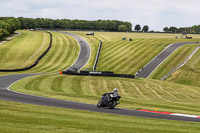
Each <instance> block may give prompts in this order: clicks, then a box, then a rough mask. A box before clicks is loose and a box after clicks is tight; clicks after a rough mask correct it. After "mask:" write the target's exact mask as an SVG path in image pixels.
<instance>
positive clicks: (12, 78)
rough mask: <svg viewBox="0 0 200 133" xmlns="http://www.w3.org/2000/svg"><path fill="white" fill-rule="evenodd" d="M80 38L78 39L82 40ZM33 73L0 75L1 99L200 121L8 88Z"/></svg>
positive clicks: (78, 67)
mask: <svg viewBox="0 0 200 133" xmlns="http://www.w3.org/2000/svg"><path fill="white" fill-rule="evenodd" d="M73 36H76V35H73ZM79 39H80V38H79ZM79 39H78V41H80V40H79ZM84 43H85V42H84ZM84 45H85V44H84ZM86 47H88V46H86ZM81 51H82V50H81ZM89 52H90V51H89V48H87V50H86V51H84V53H85V54H86V55H90V54H89ZM80 55H81V53H80ZM83 56H84V54H83ZM86 57H87V58H86ZM83 59H84V60H85V61H86V60H88V56H84V58H83ZM85 61H84V62H82V61H81V59H80V60H79V59H77V61H76V62H75V64H74V66H71V67H70V68H69V69H68V70H71V68H74V67H76V68H77V69H81V67H83V66H84V65H85V63H86V62H85ZM76 64H77V66H76ZM33 75H40V74H16V75H6V76H0V100H4V101H11V102H18V103H25V104H34V105H41V106H50V107H59V108H68V109H76V110H84V111H92V112H100V113H109V114H116V115H127V116H137V117H146V118H156V119H168V120H179V121H192V122H200V119H198V118H189V117H182V116H172V115H166V114H157V113H150V112H142V111H137V110H128V109H120V108H115V109H104V108H97V107H96V105H92V104H85V103H78V102H72V101H65V100H58V99H52V98H45V97H39V96H33V95H28V94H22V93H18V92H13V91H10V90H8V87H9V86H10V85H12V84H13V83H14V82H16V81H18V80H20V79H23V78H26V77H29V76H33ZM100 97H101V96H99V98H100ZM97 102H98V101H97Z"/></svg>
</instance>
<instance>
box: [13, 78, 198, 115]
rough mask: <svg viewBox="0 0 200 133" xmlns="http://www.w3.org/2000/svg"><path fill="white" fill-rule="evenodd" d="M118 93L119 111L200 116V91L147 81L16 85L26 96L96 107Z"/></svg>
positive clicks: (28, 80) (58, 80)
mask: <svg viewBox="0 0 200 133" xmlns="http://www.w3.org/2000/svg"><path fill="white" fill-rule="evenodd" d="M115 87H117V88H118V89H119V94H120V95H121V96H122V98H121V104H120V105H119V107H121V108H128V109H149V110H155V108H158V111H168V112H172V113H184V114H195V115H200V113H199V112H200V109H199V106H200V104H199V103H198V102H197V101H199V100H200V88H199V87H192V86H187V85H181V84H175V83H170V82H163V81H158V80H147V79H124V78H108V77H89V76H88V77H87V76H85V77H83V76H68V75H58V74H53V75H39V76H33V77H28V78H25V79H22V80H20V81H19V82H17V83H15V84H14V85H13V86H12V87H11V89H12V90H15V91H19V92H23V93H28V94H33V95H39V96H45V97H52V98H57V99H65V100H71V101H77V102H84V103H90V104H96V103H97V102H98V100H100V97H101V95H102V94H103V93H106V92H111V91H112V90H113V88H115Z"/></svg>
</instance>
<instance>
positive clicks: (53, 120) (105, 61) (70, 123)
mask: <svg viewBox="0 0 200 133" xmlns="http://www.w3.org/2000/svg"><path fill="white" fill-rule="evenodd" d="M20 32H27V33H24V34H23V35H24V36H22V35H21V36H19V37H16V38H15V39H13V40H11V41H9V42H7V43H5V44H3V45H0V50H1V49H2V48H3V49H4V50H2V52H3V53H4V51H5V53H6V51H10V50H12V48H14V49H15V46H11V45H14V44H17V45H18V46H16V48H17V49H19V50H20V51H21V53H24V54H21V56H20V57H22V56H23V55H24V57H23V58H18V57H16V58H12V57H13V54H15V53H16V51H15V50H12V52H10V54H4V56H2V57H3V58H5V59H11V58H12V59H11V60H13V61H14V62H15V64H14V65H10V66H11V67H16V66H17V65H18V66H19V65H22V64H20V63H19V62H20V61H21V60H22V59H23V60H24V61H23V62H27V64H26V65H28V63H29V62H30V61H33V60H34V58H33V57H32V58H30V57H31V55H35V57H36V55H38V54H39V53H40V52H39V51H42V48H41V47H40V45H41V44H43V42H46V41H44V40H45V39H44V38H45V36H46V40H48V39H49V36H48V34H47V33H44V34H45V36H44V35H42V32H37V35H35V36H36V38H41V39H37V40H38V41H39V40H40V45H37V47H36V44H35V45H34V46H35V47H34V49H32V54H31V55H30V56H28V54H25V53H26V52H27V53H29V52H30V51H29V52H28V51H24V50H23V47H24V48H26V47H27V48H28V47H29V46H25V44H26V43H25V42H26V41H23V40H26V38H30V37H29V36H30V35H32V34H36V32H28V31H20ZM72 33H76V34H78V35H81V36H82V37H84V38H85V39H86V40H87V41H88V42H89V43H90V45H91V49H92V51H91V58H90V60H89V62H88V64H87V65H86V66H85V67H84V68H83V69H86V68H90V69H89V70H92V67H93V64H94V61H95V58H96V57H95V56H96V51H97V49H98V45H99V40H102V41H103V47H102V53H101V56H100V61H99V64H98V68H97V70H99V71H114V72H115V73H127V74H135V72H137V70H139V69H140V68H141V67H142V66H144V65H145V64H146V63H148V62H149V61H150V60H151V59H152V58H153V57H154V56H156V55H157V54H158V53H160V52H161V51H162V50H163V49H164V48H165V47H166V46H167V45H169V44H171V43H174V42H185V41H197V40H198V39H200V36H199V35H190V36H192V37H193V38H194V39H192V40H187V39H175V38H174V37H175V36H179V35H178V34H157V33H154V34H149V33H148V34H146V33H118V32H116V33H110V32H95V36H86V35H85V34H86V33H87V32H79V31H76V32H72ZM29 34H30V35H29ZM52 34H53V44H52V48H51V50H50V51H49V52H48V54H47V55H45V57H44V58H43V59H42V60H41V61H40V62H39V64H38V65H37V66H36V67H34V68H33V69H30V70H27V71H25V72H18V73H55V72H59V71H60V70H64V69H66V68H68V67H69V66H71V64H73V63H74V61H75V60H76V58H77V56H78V53H79V49H80V48H79V46H78V44H77V42H76V41H75V40H74V39H73V38H72V37H70V36H68V35H65V34H60V33H54V32H53V33H52ZM122 37H126V38H133V41H132V42H129V41H122V40H121V39H122ZM31 39H33V38H31ZM17 40H18V41H17ZM48 43H49V41H47V42H46V43H45V44H46V45H45V46H46V47H47V45H48ZM22 44H23V45H22ZM37 44H39V42H38V43H37ZM6 45H7V46H6ZM43 45H44V44H43ZM31 46H32V45H31ZM4 47H7V48H4ZM27 48H26V49H27ZM194 48H195V45H191V46H190V45H186V46H183V47H181V48H180V49H178V50H177V51H176V52H175V53H174V54H172V55H171V56H170V57H169V58H168V59H167V60H166V61H165V62H164V63H163V64H162V65H161V66H160V67H159V68H158V70H157V71H155V73H153V75H152V76H151V77H150V78H154V79H159V78H160V77H162V75H165V73H167V72H168V71H170V70H171V68H172V69H173V68H174V67H175V66H176V65H177V64H179V62H181V61H183V60H184V59H185V57H187V56H188V55H189V54H190V52H191V51H192V50H193V49H194ZM43 49H44V47H43ZM199 55H200V52H199V51H198V52H197V53H196V54H195V55H194V57H193V58H192V59H191V60H190V61H189V62H188V63H187V64H186V65H185V66H183V67H182V68H180V69H179V70H178V71H177V72H175V73H174V74H173V75H172V76H171V77H169V79H167V81H159V80H153V79H138V78H136V79H124V78H108V77H82V76H67V75H58V74H48V75H38V76H33V77H28V78H25V79H23V80H20V81H19V82H17V83H15V84H14V85H13V86H12V87H11V89H12V90H15V91H19V92H23V93H28V94H33V95H39V96H45V97H51V98H58V99H66V100H71V101H78V102H84V103H90V104H96V103H97V102H98V100H99V99H100V97H101V95H102V94H103V93H105V92H109V91H112V89H113V88H114V87H117V88H118V89H119V93H120V95H121V96H122V99H121V101H120V102H121V104H120V105H119V106H118V107H120V108H127V109H149V110H154V109H155V108H157V109H158V111H168V112H172V113H184V114H192V115H200V114H199V112H200V109H199V106H200V104H199V103H198V101H199V100H200V88H199V87H200V82H199V80H198V77H199V69H200V64H199V58H198V57H199ZM174 57H175V59H174ZM17 58H18V59H19V60H17ZM2 60H3V59H2V58H0V62H1V61H2ZM4 62H5V61H2V64H3V63H4ZM10 63H11V64H12V62H7V64H6V63H4V64H3V65H0V69H2V68H1V67H4V66H5V65H8V64H10ZM4 68H5V67H4ZM161 70H162V71H161ZM7 74H12V73H0V75H7ZM168 81H170V82H168ZM173 82H175V83H173ZM177 83H181V84H177ZM182 84H187V85H182ZM191 85H192V86H191ZM0 107H1V110H0V115H1V119H0V122H1V124H0V129H1V131H2V132H6V133H7V132H52V131H53V132H111V131H112V132H150V133H151V132H152V133H155V132H162V133H165V132H166V133H169V132H171V133H176V132H177V133H178V132H181V133H182V132H191V133H193V132H199V130H200V127H199V124H198V123H191V122H180V121H169V120H157V119H148V118H139V117H127V116H117V115H111V114H101V113H93V112H86V111H78V110H69V109H60V108H50V107H41V106H34V105H25V104H16V103H8V102H2V101H0ZM113 120H115V121H113ZM85 121H87V122H85ZM100 125H103V126H100ZM24 127H27V128H24Z"/></svg>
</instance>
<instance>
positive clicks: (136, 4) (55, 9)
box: [0, 0, 200, 31]
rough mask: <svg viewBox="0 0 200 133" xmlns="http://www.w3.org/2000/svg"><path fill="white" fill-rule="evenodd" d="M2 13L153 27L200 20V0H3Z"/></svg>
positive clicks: (197, 22)
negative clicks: (123, 22) (119, 21)
mask: <svg viewBox="0 0 200 133" xmlns="http://www.w3.org/2000/svg"><path fill="white" fill-rule="evenodd" d="M0 7H1V8H0V16H1V17H4V16H13V17H20V16H22V17H31V18H38V17H43V18H52V19H62V18H67V19H84V20H98V19H104V20H108V19H109V20H122V21H129V22H131V23H132V24H133V27H134V26H135V25H136V24H140V25H141V26H144V25H148V26H149V28H150V30H158V31H162V29H163V28H164V27H165V26H168V27H169V26H176V27H188V26H193V25H199V24H200V17H199V15H200V1H199V0H0Z"/></svg>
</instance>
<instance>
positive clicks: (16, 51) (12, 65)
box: [0, 31, 49, 69]
mask: <svg viewBox="0 0 200 133" xmlns="http://www.w3.org/2000/svg"><path fill="white" fill-rule="evenodd" d="M19 32H20V33H21V35H19V36H17V37H15V38H13V39H12V40H11V41H8V42H6V43H4V44H2V45H0V53H1V54H0V69H17V68H24V67H27V66H30V65H32V64H33V63H34V62H35V60H36V59H37V58H38V57H39V56H40V55H41V54H42V52H43V51H44V50H46V49H47V47H48V44H49V34H48V33H45V32H31V31H19Z"/></svg>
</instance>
